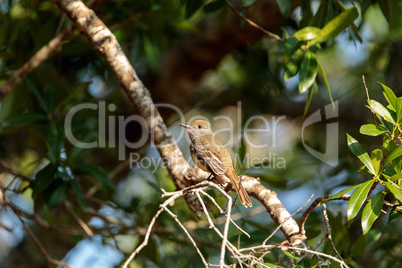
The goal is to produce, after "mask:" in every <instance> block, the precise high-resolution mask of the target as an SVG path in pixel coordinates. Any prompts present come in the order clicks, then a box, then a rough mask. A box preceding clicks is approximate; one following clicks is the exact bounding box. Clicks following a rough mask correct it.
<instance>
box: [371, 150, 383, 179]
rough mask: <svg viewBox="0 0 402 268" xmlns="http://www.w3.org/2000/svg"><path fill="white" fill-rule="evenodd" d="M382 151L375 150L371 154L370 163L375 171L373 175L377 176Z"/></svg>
mask: <svg viewBox="0 0 402 268" xmlns="http://www.w3.org/2000/svg"><path fill="white" fill-rule="evenodd" d="M381 159H382V151H381V150H380V149H375V150H373V151H372V152H371V163H372V164H373V168H374V171H375V173H374V174H375V175H378V174H379V171H380V167H381Z"/></svg>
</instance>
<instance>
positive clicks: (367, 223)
mask: <svg viewBox="0 0 402 268" xmlns="http://www.w3.org/2000/svg"><path fill="white" fill-rule="evenodd" d="M384 197H385V192H384V191H381V192H378V193H377V194H376V195H374V196H373V198H372V199H371V200H370V201H369V202H368V203H367V205H366V207H365V208H364V209H363V213H362V229H363V235H365V234H367V232H368V231H369V230H370V229H371V226H373V223H374V221H375V220H376V219H377V218H378V216H380V214H381V209H382V205H383V202H384Z"/></svg>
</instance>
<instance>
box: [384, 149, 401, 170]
mask: <svg viewBox="0 0 402 268" xmlns="http://www.w3.org/2000/svg"><path fill="white" fill-rule="evenodd" d="M401 155H402V146H399V147H397V148H396V149H395V150H393V151H392V153H390V154H389V155H388V156H387V158H385V160H384V164H383V166H386V165H387V164H388V163H390V162H391V161H392V160H394V159H395V158H397V157H400V156H401Z"/></svg>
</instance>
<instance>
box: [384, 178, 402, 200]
mask: <svg viewBox="0 0 402 268" xmlns="http://www.w3.org/2000/svg"><path fill="white" fill-rule="evenodd" d="M384 183H385V185H386V186H387V188H388V189H389V190H390V191H391V193H392V194H393V195H394V196H395V198H396V199H398V200H399V201H400V202H402V190H400V189H398V188H396V187H395V186H394V185H393V184H392V183H390V182H387V181H386V182H384Z"/></svg>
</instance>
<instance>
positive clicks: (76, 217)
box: [63, 201, 94, 237]
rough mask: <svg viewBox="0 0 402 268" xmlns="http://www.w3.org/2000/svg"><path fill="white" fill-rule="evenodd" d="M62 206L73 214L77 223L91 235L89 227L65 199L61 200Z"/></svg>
mask: <svg viewBox="0 0 402 268" xmlns="http://www.w3.org/2000/svg"><path fill="white" fill-rule="evenodd" d="M63 205H64V207H65V208H66V209H67V211H68V212H69V213H70V214H71V216H73V218H74V219H75V220H76V221H77V222H78V224H79V225H80V226H81V228H82V229H83V230H84V231H85V233H86V234H87V235H88V236H90V237H92V236H93V235H94V233H93V232H92V230H91V228H89V226H88V225H87V224H86V223H85V222H84V221H83V220H82V219H81V218H80V217H79V216H78V215H77V213H75V211H74V209H73V208H72V207H71V205H70V203H69V202H67V201H65V202H63Z"/></svg>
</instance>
